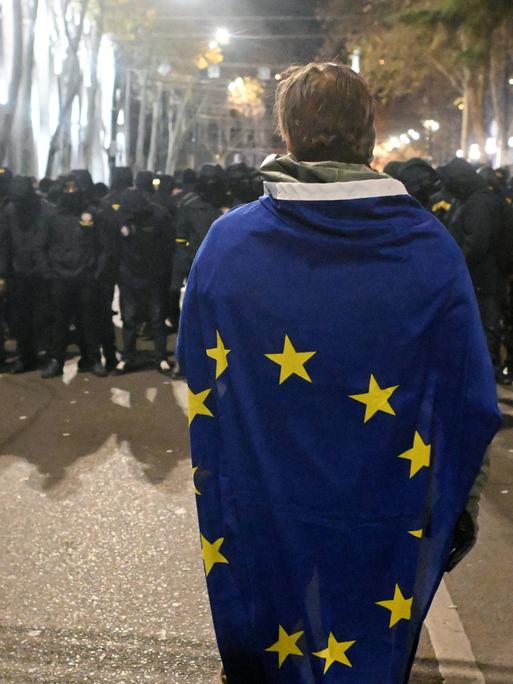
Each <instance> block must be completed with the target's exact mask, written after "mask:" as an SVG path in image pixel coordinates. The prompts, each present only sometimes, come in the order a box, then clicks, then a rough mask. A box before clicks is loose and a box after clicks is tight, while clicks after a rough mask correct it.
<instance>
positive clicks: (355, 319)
mask: <svg viewBox="0 0 513 684" xmlns="http://www.w3.org/2000/svg"><path fill="white" fill-rule="evenodd" d="M263 169H264V175H265V176H266V179H267V184H266V191H267V196H266V197H263V198H261V199H260V200H259V201H257V202H254V203H252V204H249V205H246V206H243V207H240V208H237V209H235V210H233V211H231V212H229V213H228V214H226V215H225V216H224V217H222V218H221V219H219V220H218V221H217V222H216V223H215V224H214V225H213V226H212V228H211V230H210V231H209V233H208V235H207V237H206V239H205V241H204V243H203V245H202V247H201V248H200V250H199V252H198V255H197V257H196V260H195V263H194V264H193V267H192V271H191V274H190V278H189V281H188V285H187V291H186V295H185V302H184V308H183V313H182V317H181V324H180V333H179V343H178V358H179V362H180V366H181V367H182V369H183V370H184V372H185V375H186V377H187V382H188V386H189V424H190V436H191V446H192V457H193V465H194V469H195V470H194V472H195V484H196V489H197V490H198V492H199V493H201V496H198V498H197V505H198V515H199V522H200V532H201V546H202V557H203V561H204V565H205V571H206V574H207V584H208V590H209V595H210V601H211V606H212V611H213V616H214V624H215V627H216V633H217V639H218V644H219V648H220V651H221V656H222V658H223V662H224V666H225V670H226V675H227V678H228V681H230V682H233V683H234V684H263V682H265V683H266V684H320V683H321V682H327V681H333V682H338V681H341V682H342V681H346V679H347V681H351V682H354V684H377V683H378V682H379V684H405V683H406V682H407V681H408V678H409V672H410V669H411V665H412V662H413V659H414V655H415V651H416V647H417V644H418V639H419V635H420V630H421V626H422V622H423V620H424V618H425V616H426V614H427V611H428V609H429V606H430V604H431V601H432V598H433V596H434V594H435V591H436V589H437V587H438V585H439V583H440V580H441V578H442V575H443V573H444V571H445V569H446V567H447V559H448V555H449V551H450V548H451V543H452V538H453V533H454V528H455V525H456V521H457V519H458V517H459V515H460V513H461V512H462V511H463V509H464V507H465V504H466V502H467V499H468V496H469V492H470V490H471V487H472V484H473V483H474V481H475V480H476V476H477V473H478V471H479V469H480V466H481V464H482V461H483V457H484V454H485V451H486V448H487V446H488V444H489V442H490V440H491V439H492V437H493V436H494V434H495V432H496V430H497V428H498V426H499V414H498V410H497V397H496V390H495V383H494V377H493V372H492V368H491V362H490V358H489V355H488V351H487V348H486V343H485V339H484V335H483V330H482V325H481V322H480V318H479V313H478V310H477V306H476V301H475V296H474V293H473V289H472V285H471V282H470V279H469V276H468V271H467V268H466V265H465V263H464V259H463V257H462V255H461V252H460V250H459V248H458V246H457V245H456V244H455V242H454V240H453V239H452V237H451V236H450V235H449V234H448V232H447V230H446V229H445V228H444V227H443V226H442V225H441V224H440V223H439V222H438V221H436V219H434V217H433V216H432V215H431V214H429V213H428V212H427V211H425V210H424V209H422V208H421V207H420V205H419V204H418V203H417V202H416V201H415V200H414V199H412V198H411V197H410V196H408V194H407V193H406V190H405V188H404V186H403V185H402V184H401V183H400V182H398V181H396V180H392V179H390V178H389V177H388V176H385V175H382V174H377V173H374V172H372V171H371V170H370V169H368V168H367V167H361V166H358V165H347V164H335V163H328V162H327V163H322V164H315V163H310V164H304V163H300V162H297V161H296V160H294V159H293V158H291V157H286V158H283V159H273V160H271V161H269V162H268V163H266V164H265V165H264V167H263ZM349 668H351V669H349Z"/></svg>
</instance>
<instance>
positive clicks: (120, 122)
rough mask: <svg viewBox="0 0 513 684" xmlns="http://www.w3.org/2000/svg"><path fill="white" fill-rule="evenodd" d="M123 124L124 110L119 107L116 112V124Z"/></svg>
mask: <svg viewBox="0 0 513 684" xmlns="http://www.w3.org/2000/svg"><path fill="white" fill-rule="evenodd" d="M124 125H125V110H124V109H120V110H119V113H118V126H124Z"/></svg>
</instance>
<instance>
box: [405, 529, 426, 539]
mask: <svg viewBox="0 0 513 684" xmlns="http://www.w3.org/2000/svg"><path fill="white" fill-rule="evenodd" d="M408 534H411V536H412V537H415V538H416V539H422V537H423V536H424V530H411V532H408Z"/></svg>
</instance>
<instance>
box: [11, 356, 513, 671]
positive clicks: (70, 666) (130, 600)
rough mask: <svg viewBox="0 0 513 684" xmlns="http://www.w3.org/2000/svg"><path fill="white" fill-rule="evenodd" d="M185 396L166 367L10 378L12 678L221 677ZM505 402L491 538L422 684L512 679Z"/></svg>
mask: <svg viewBox="0 0 513 684" xmlns="http://www.w3.org/2000/svg"><path fill="white" fill-rule="evenodd" d="M182 395H183V386H181V385H180V384H177V383H173V384H172V383H171V382H170V381H168V380H166V379H165V378H163V377H162V376H160V375H158V374H157V373H155V372H153V371H144V372H141V373H136V374H134V375H131V376H127V377H123V378H108V379H104V380H99V379H96V378H93V377H91V376H87V375H75V365H74V363H73V362H70V363H69V364H68V366H67V370H66V376H65V378H64V381H63V379H57V380H52V381H47V382H43V381H41V380H40V379H39V377H38V375H36V374H29V375H27V376H23V377H19V376H18V377H13V376H8V375H4V376H0V549H1V554H0V682H1V683H2V684H4V683H9V684H10V683H16V684H36V683H37V684H45V683H51V684H79V683H80V684H85V683H86V682H87V683H89V682H90V683H94V684H103V683H104V682H105V683H110V682H112V683H115V684H135V683H139V682H141V683H143V682H144V683H146V682H148V683H151V684H164V683H165V684H209V683H210V682H211V681H212V680H213V678H214V677H215V675H216V672H217V671H218V668H219V662H218V657H217V653H216V647H215V642H214V637H213V632H212V628H211V622H210V613H209V609H208V603H207V598H206V593H205V583H204V575H203V570H202V563H201V559H200V554H199V547H198V530H197V525H196V514H195V501H194V490H193V486H192V482H191V465H190V461H189V456H188V446H187V431H186V420H185V418H184V414H183V410H182V408H181V406H180V401H182ZM177 399H178V401H177ZM503 408H504V409H505V410H506V411H510V412H511V414H512V415H511V417H510V416H509V415H506V421H505V428H504V430H503V431H502V432H501V434H500V435H499V437H498V438H497V440H496V443H495V445H494V447H493V469H492V476H491V480H490V483H489V486H488V488H487V491H486V496H485V500H484V502H483V511H482V521H481V524H482V529H481V536H480V540H479V544H478V546H477V548H476V550H475V551H474V553H473V554H472V556H471V557H469V559H468V560H467V562H466V563H465V564H464V565H463V566H462V567H461V568H459V569H458V570H457V571H456V572H455V573H454V575H452V576H450V577H448V578H447V580H446V586H445V588H444V592H445V593H443V595H441V597H440V599H439V606H438V607H437V608H436V610H434V612H433V617H432V619H431V622H430V623H429V624H428V626H429V630H430V631H428V630H427V629H426V632H425V634H424V637H423V640H422V644H421V648H420V651H419V657H418V661H417V664H416V667H415V672H414V674H413V676H412V680H411V681H412V683H413V684H440V683H441V682H443V681H446V682H449V684H465V683H468V682H475V683H476V684H477V683H479V682H485V683H486V684H489V683H490V684H491V683H494V684H495V683H497V684H498V683H501V684H513V432H512V430H513V393H512V392H507V393H503ZM444 677H445V678H444ZM369 684H370V683H369Z"/></svg>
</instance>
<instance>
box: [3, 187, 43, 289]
mask: <svg viewBox="0 0 513 684" xmlns="http://www.w3.org/2000/svg"><path fill="white" fill-rule="evenodd" d="M9 199H10V202H9V203H8V204H7V205H6V206H5V208H4V209H3V211H2V217H1V218H0V222H1V223H3V231H2V233H3V237H2V240H1V241H2V246H1V247H0V252H1V255H0V276H1V277H9V276H23V277H27V278H33V277H37V276H38V275H40V273H39V264H38V260H37V247H36V246H37V241H38V239H39V236H40V234H41V232H42V231H45V230H47V227H48V222H49V221H50V218H51V215H52V211H53V208H52V207H51V206H50V205H49V204H48V203H47V202H45V201H44V200H42V199H41V198H40V197H39V196H38V195H37V194H36V193H35V192H34V190H33V188H32V183H31V180H30V178H26V177H22V176H15V177H14V178H13V179H12V181H11V185H10V192H9Z"/></svg>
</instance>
